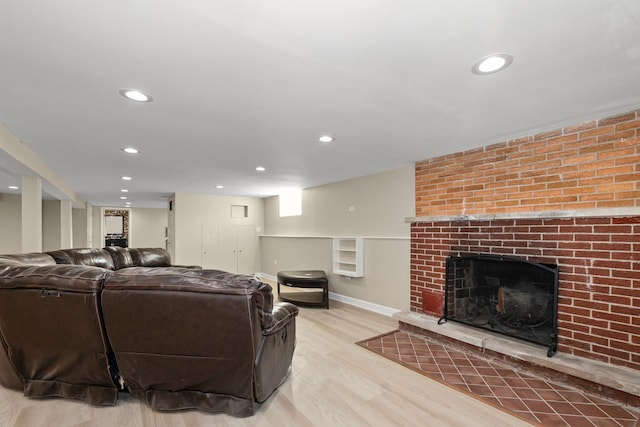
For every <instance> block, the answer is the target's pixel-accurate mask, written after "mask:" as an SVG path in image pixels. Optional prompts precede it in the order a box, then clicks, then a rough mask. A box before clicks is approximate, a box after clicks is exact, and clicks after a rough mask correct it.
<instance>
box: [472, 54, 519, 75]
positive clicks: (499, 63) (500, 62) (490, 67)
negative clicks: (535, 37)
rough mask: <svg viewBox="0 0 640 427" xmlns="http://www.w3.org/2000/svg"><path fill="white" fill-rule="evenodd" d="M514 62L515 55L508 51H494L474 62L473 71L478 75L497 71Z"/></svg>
mask: <svg viewBox="0 0 640 427" xmlns="http://www.w3.org/2000/svg"><path fill="white" fill-rule="evenodd" d="M512 62H513V56H511V55H509V54H508V53H494V54H493V55H489V56H485V57H484V58H482V59H480V60H479V61H478V62H476V63H475V64H473V67H471V72H472V73H473V74H478V75H485V74H491V73H497V72H498V71H502V70H504V69H505V68H507V67H508V66H509V65H511V63H512Z"/></svg>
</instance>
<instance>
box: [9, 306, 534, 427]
mask: <svg viewBox="0 0 640 427" xmlns="http://www.w3.org/2000/svg"><path fill="white" fill-rule="evenodd" d="M396 328H397V322H396V321H394V320H393V319H391V318H389V317H386V316H382V315H378V314H375V313H371V312H368V311H365V310H361V309H358V308H356V307H353V306H350V305H346V304H343V303H340V302H336V301H331V309H329V310H326V309H324V308H301V309H300V316H299V317H298V319H297V329H298V331H297V347H296V352H295V355H294V359H293V369H292V372H291V376H290V377H289V379H288V380H287V382H286V383H285V384H284V385H283V386H282V387H281V388H280V389H279V390H278V391H276V393H275V394H274V395H273V396H271V398H270V399H269V400H268V401H267V402H266V403H265V404H263V405H262V406H261V407H260V409H259V410H258V412H257V413H256V414H255V415H254V416H252V417H248V418H233V417H230V416H227V415H224V414H208V413H204V412H198V411H180V412H170V413H166V412H158V411H153V410H151V409H149V407H148V406H147V405H145V404H143V403H140V402H139V401H137V400H135V399H133V398H131V397H130V396H129V395H127V394H123V395H121V396H120V397H119V400H118V404H117V405H116V406H114V407H94V406H90V405H87V404H85V403H82V402H74V401H69V400H62V399H45V400H34V399H27V398H25V397H24V396H22V394H21V393H19V392H14V391H11V390H6V389H3V388H0V426H3V427H9V426H16V427H39V426H47V427H49V426H57V427H67V426H68V427H71V426H74V427H80V426H92V427H94V426H95V427H101V426H104V427H114V426H123V427H129V426H131V427H138V426H145V427H146V426H153V427H156V426H157V427H164V426H166V427H187V426H188V427H194V426H265V427H268V426H274V427H275V426H277V427H283V426H296V427H305V426H331V427H334V426H350V427H354V426H422V427H424V426H476V427H483V426H487V427H489V426H491V427H500V426H505V427H506V426H509V427H514V426H515V427H517V426H529V425H530V424H528V423H527V422H525V421H523V420H522V419H519V418H516V417H513V416H511V415H509V414H507V413H505V412H502V411H500V410H498V409H495V408H493V407H491V406H489V405H486V404H484V403H482V402H480V401H478V400H476V399H474V398H472V397H470V396H467V395H465V394H462V393H460V392H457V391H455V390H453V389H451V388H449V387H447V386H445V385H443V384H440V383H438V382H436V381H433V380H430V379H428V378H426V377H424V376H422V375H420V374H418V373H416V372H414V371H412V370H410V369H407V368H405V367H403V366H400V365H399V364H397V363H393V362H391V361H389V360H387V359H385V358H383V357H381V356H378V355H376V354H374V353H372V352H370V351H368V350H366V349H364V348H361V347H359V346H357V345H356V344H355V342H357V341H360V340H363V339H366V338H370V337H372V336H375V335H378V334H381V333H384V332H388V331H390V330H393V329H396Z"/></svg>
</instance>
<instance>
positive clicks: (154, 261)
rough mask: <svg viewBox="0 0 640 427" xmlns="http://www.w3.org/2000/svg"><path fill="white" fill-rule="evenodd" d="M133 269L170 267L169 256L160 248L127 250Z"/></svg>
mask: <svg viewBox="0 0 640 427" xmlns="http://www.w3.org/2000/svg"><path fill="white" fill-rule="evenodd" d="M129 253H130V254H131V258H132V260H133V266H134V267H170V266H171V255H169V252H167V251H166V250H165V249H162V248H129Z"/></svg>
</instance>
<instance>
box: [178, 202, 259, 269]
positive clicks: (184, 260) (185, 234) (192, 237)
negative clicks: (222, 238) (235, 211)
mask: <svg viewBox="0 0 640 427" xmlns="http://www.w3.org/2000/svg"><path fill="white" fill-rule="evenodd" d="M170 200H171V201H172V202H173V210H172V211H171V212H170V213H169V224H170V230H169V243H170V244H169V252H170V253H171V256H172V259H173V260H174V262H175V263H176V264H189V265H191V264H195V265H202V266H203V267H205V268H216V267H217V266H218V265H219V262H220V260H219V255H218V244H217V243H218V242H217V240H218V227H220V226H231V225H237V226H255V227H256V262H255V265H256V267H255V269H256V271H259V270H260V261H261V257H260V248H259V246H258V243H257V235H258V234H261V233H262V230H263V228H264V201H263V199H258V198H253V197H231V196H212V195H203V194H192V193H176V194H174V195H173V196H172V197H171V198H170ZM232 205H242V206H247V213H248V216H247V217H246V218H232V217H231V206H232ZM205 252H206V253H205Z"/></svg>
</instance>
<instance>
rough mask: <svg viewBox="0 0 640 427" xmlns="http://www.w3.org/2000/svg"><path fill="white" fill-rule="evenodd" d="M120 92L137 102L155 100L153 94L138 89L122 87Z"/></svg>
mask: <svg viewBox="0 0 640 427" xmlns="http://www.w3.org/2000/svg"><path fill="white" fill-rule="evenodd" d="M118 93H119V94H120V95H122V96H124V97H125V98H127V99H130V100H132V101H136V102H151V101H153V98H152V97H151V95H149V94H147V93H144V92H143V91H141V90H138V89H120V90H119V91H118Z"/></svg>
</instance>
